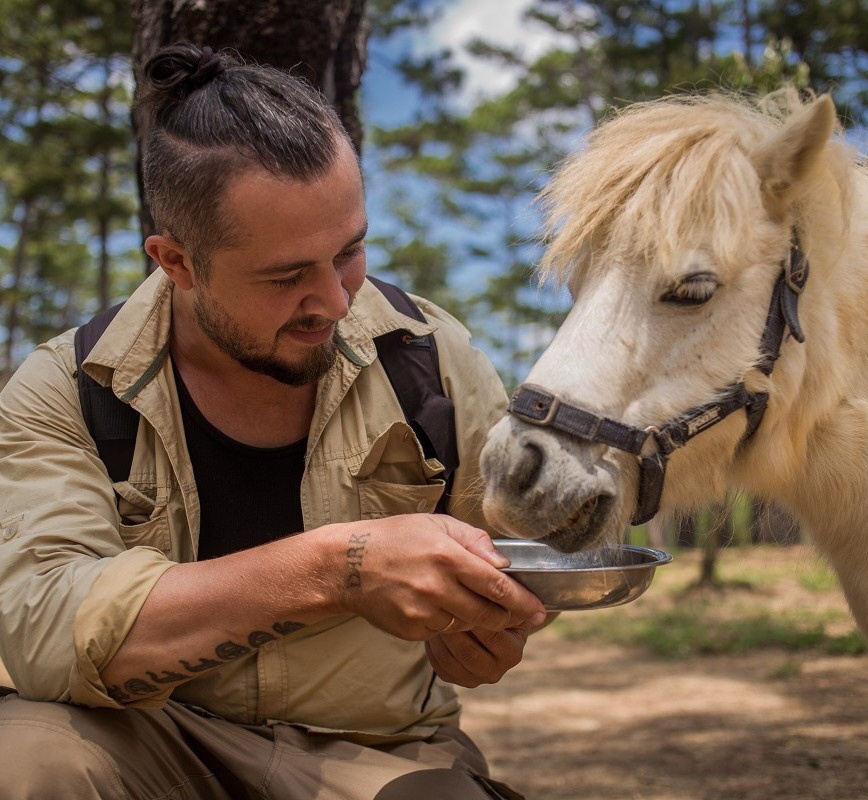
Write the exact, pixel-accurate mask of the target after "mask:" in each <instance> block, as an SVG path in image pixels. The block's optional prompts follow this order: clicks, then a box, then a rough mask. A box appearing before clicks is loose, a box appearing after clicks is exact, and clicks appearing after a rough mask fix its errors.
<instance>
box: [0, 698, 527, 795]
mask: <svg viewBox="0 0 868 800" xmlns="http://www.w3.org/2000/svg"><path fill="white" fill-rule="evenodd" d="M97 798H99V799H100V800H107V799H109V800H115V798H119V799H120V798H123V799H124V800H127V799H129V800H158V799H159V800H182V799H183V800H245V798H257V800H259V799H260V798H263V799H264V798H269V800H271V799H273V800H491V799H492V798H500V800H521V796H520V795H518V794H516V793H515V792H513V791H512V790H510V789H509V788H508V787H506V786H504V785H503V784H500V783H498V782H496V781H492V780H490V779H489V778H488V777H487V767H486V764H485V761H484V759H483V758H482V755H481V754H480V753H479V751H478V750H477V749H476V747H475V746H474V744H473V742H471V741H470V739H469V738H468V737H467V736H466V735H465V734H463V733H462V732H461V731H459V730H458V729H457V728H445V727H444V728H441V729H440V731H439V732H438V733H437V734H436V735H435V736H433V737H431V738H430V739H426V740H425V741H422V742H411V743H405V744H397V745H387V746H377V747H365V746H362V745H357V744H353V743H350V742H346V741H342V740H338V739H334V738H333V737H327V736H318V735H315V734H310V733H308V732H306V731H304V730H301V729H299V728H293V727H291V726H288V725H263V726H253V725H236V724H233V723H230V722H227V721H226V720H223V719H219V718H216V717H207V716H203V715H200V714H198V713H196V712H194V711H192V710H191V709H189V708H187V707H185V706H183V705H180V704H179V703H173V702H169V704H168V705H167V706H166V707H165V708H164V709H162V710H160V711H134V710H129V711H119V710H112V709H89V708H80V707H77V706H70V705H66V704H62V703H34V702H30V701H28V700H22V699H21V698H20V697H18V695H17V694H10V695H7V696H5V697H2V698H0V800H61V799H62V800H97Z"/></svg>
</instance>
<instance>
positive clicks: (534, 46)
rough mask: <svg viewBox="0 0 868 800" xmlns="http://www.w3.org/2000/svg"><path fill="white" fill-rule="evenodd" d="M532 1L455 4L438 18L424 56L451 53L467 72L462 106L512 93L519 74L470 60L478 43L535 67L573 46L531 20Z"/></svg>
mask: <svg viewBox="0 0 868 800" xmlns="http://www.w3.org/2000/svg"><path fill="white" fill-rule="evenodd" d="M531 4H532V3H531V0H452V2H450V3H449V5H448V7H446V8H445V9H444V10H443V12H442V15H441V16H440V18H439V19H438V20H437V22H436V23H435V24H434V25H433V26H432V28H431V30H429V31H427V32H426V35H425V40H426V41H425V42H424V43H420V47H421V48H423V49H424V50H435V49H436V50H439V49H442V48H449V49H451V50H452V52H453V55H454V58H455V62H456V64H457V65H458V66H459V67H461V68H462V69H463V70H464V71H465V83H464V86H463V92H462V97H461V101H462V102H464V103H472V102H474V101H477V100H479V99H480V97H488V96H491V95H494V94H499V93H501V92H504V91H508V90H509V89H510V88H511V87H512V86H513V85H514V83H515V82H516V78H517V75H518V72H517V70H515V69H512V68H510V67H508V66H504V65H503V64H501V63H496V62H492V61H489V60H487V59H480V58H477V57H474V56H472V55H470V54H469V53H468V52H467V50H466V46H467V45H468V44H469V43H470V42H471V41H473V40H474V39H483V40H485V41H486V42H489V43H490V44H493V45H496V46H499V47H506V48H511V49H512V48H514V49H516V50H517V51H518V52H519V54H520V55H521V56H522V57H523V58H524V59H525V60H526V61H532V60H534V59H536V58H538V57H539V56H541V55H542V54H543V53H545V52H546V51H547V50H550V49H552V48H553V47H554V46H555V45H560V46H567V47H568V46H570V45H571V44H572V45H573V46H574V40H573V39H572V37H568V36H566V35H564V34H559V33H558V32H556V31H554V30H552V29H551V28H550V27H549V26H547V25H545V24H543V23H540V22H536V21H534V20H527V19H525V18H524V16H523V15H524V12H525V11H526V10H527V9H528V7H529V6H530V5H531Z"/></svg>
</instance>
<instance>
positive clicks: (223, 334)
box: [193, 292, 338, 386]
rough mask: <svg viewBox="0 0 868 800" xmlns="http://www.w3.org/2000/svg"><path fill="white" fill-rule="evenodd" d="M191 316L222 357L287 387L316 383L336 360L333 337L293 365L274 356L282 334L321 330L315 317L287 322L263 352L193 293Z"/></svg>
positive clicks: (214, 306)
mask: <svg viewBox="0 0 868 800" xmlns="http://www.w3.org/2000/svg"><path fill="white" fill-rule="evenodd" d="M193 313H194V314H195V316H196V321H197V322H198V323H199V327H200V328H202V330H203V332H204V333H205V335H206V336H207V337H208V338H209V339H210V340H211V341H212V342H214V344H215V345H217V347H219V348H220V350H222V351H223V352H224V353H226V355H228V356H230V357H231V358H234V359H235V360H236V361H237V362H238V363H239V364H241V366H243V367H246V368H247V369H249V370H250V371H251V372H258V373H260V374H262V375H267V376H268V377H269V378H273V379H274V380H276V381H280V382H281V383H286V384H288V385H290V386H306V385H307V384H310V383H314V382H316V381H318V380H319V379H320V378H321V377H322V376H323V375H325V374H326V372H328V371H329V369H330V368H331V366H332V364H334V363H335V359H336V358H337V354H338V348H337V344H336V343H335V339H334V336H333V337H332V338H331V339H329V340H328V341H327V342H323V343H322V344H320V345H316V346H315V347H311V348H309V351H308V352H307V353H306V354H305V355H304V356H301V357H300V358H299V359H298V361H296V362H291V361H286V360H285V359H282V358H280V357H279V356H277V348H278V345H279V343H280V337H281V336H282V335H283V334H284V333H286V332H288V331H292V330H318V329H321V328H322V327H323V325H322V322H323V320H321V319H319V318H313V317H305V318H301V319H296V320H293V321H292V322H290V323H287V325H285V326H284V327H283V328H281V329H280V330H279V331H278V332H277V335H276V336H275V337H274V344H273V345H272V347H271V349H270V350H268V351H265V352H263V349H262V347H261V346H260V345H259V344H258V343H256V342H254V341H252V340H251V339H250V338H249V337H247V336H246V335H245V334H244V333H243V332H242V330H241V329H240V328H239V327H238V324H237V323H236V322H235V320H234V319H232V317H231V316H230V315H229V313H228V312H227V311H226V309H225V308H223V306H221V305H220V304H219V303H218V302H217V301H216V300H213V299H212V298H210V297H207V296H206V295H204V294H202V293H201V292H197V293H196V296H195V297H194V299H193Z"/></svg>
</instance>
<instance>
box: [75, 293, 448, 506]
mask: <svg viewBox="0 0 868 800" xmlns="http://www.w3.org/2000/svg"><path fill="white" fill-rule="evenodd" d="M368 279H369V280H370V281H371V282H372V283H373V284H374V285H375V286H376V287H377V288H378V289H379V290H380V292H382V294H383V295H384V296H385V297H386V299H387V300H388V301H389V302H390V303H391V304H392V306H393V307H394V308H395V309H396V310H397V311H400V312H401V313H403V314H406V315H407V316H408V317H411V318H413V319H417V320H419V321H420V322H427V320H426V319H425V315H424V314H423V313H422V311H421V310H420V309H419V306H417V305H416V303H414V302H413V300H411V299H410V297H409V295H407V293H406V292H404V291H403V290H402V289H399V288H398V287H397V286H393V285H392V284H390V283H386V282H385V281H382V280H379V279H378V278H373V277H370V276H369V277H368ZM122 305H123V304H120V305H117V306H114V307H113V308H110V309H108V310H107V311H103V312H102V313H100V314H97V316H95V317H94V318H93V319H92V320H90V322H87V323H85V324H84V325H82V326H81V327H80V328H79V329H78V330H77V331H76V332H75V362H76V367H77V381H78V393H79V397H80V399H81V410H82V414H83V416H84V421H85V424H86V425H87V429H88V431H90V434H91V436H92V437H93V439H94V441H95V442H96V446H97V451H98V452H99V456H100V458H101V459H102V461H103V463H104V464H105V466H106V470H107V471H108V474H109V476H110V477H111V479H112V481H115V482H118V481H125V480H127V479H128V478H129V474H130V467H131V466H132V463H133V451H134V449H135V444H136V434H137V432H138V427H139V414H138V412H137V411H136V410H135V409H133V408H132V407H131V406H130V405H128V404H127V403H124V402H123V401H122V400H121V399H120V398H118V397H117V396H116V395H115V393H114V392H113V391H112V390H111V387H105V386H101V385H100V384H99V383H97V382H96V381H95V380H94V379H93V378H91V377H90V375H88V374H87V373H86V372H85V371H84V370H83V369H82V368H81V365H82V363H84V360H85V358H87V356H88V354H89V353H90V351H91V350H92V349H93V347H94V345H95V344H96V343H97V342H98V341H99V338H100V337H101V336H102V335H103V333H104V332H105V330H106V328H107V327H108V326H109V323H110V322H111V321H112V320H113V319H114V317H115V315H116V314H117V313H118V311H119V310H120V309H121V306H122ZM374 342H375V344H376V346H377V353H378V354H379V357H380V359H381V361H382V363H383V368H384V369H385V371H386V375H387V376H388V378H389V381H390V383H391V384H392V388H393V389H394V390H395V394H396V396H397V397H398V402H399V403H400V404H401V409H402V410H403V412H404V417H405V418H406V420H407V422H408V423H409V425H410V426H411V427H412V428H413V430H414V431H415V433H416V436H417V437H418V438H419V442H420V444H421V445H422V449H423V451H424V453H425V457H426V458H436V459H437V460H438V461H439V462H440V463H441V464H443V466H444V471H443V474H442V477H443V480H445V481H446V491H445V492H444V493H443V497H441V499H440V501H439V502H438V504H437V508H436V509H435V510H436V511H437V512H438V513H445V512H446V505H447V502H448V494H449V492H450V489H451V487H452V479H453V477H454V474H455V470H456V469H457V467H458V464H459V460H458V443H457V437H456V433H455V405H454V404H453V402H452V400H450V399H449V398H448V397H447V396H446V395H445V394H444V392H443V384H442V381H441V378H440V365H439V361H438V359H437V344H436V342H435V341H434V337H433V336H431V335H428V336H411V335H408V332H407V331H405V330H403V329H399V330H396V331H391V332H390V333H386V334H383V335H382V336H378V337H377V338H376V339H375V340H374Z"/></svg>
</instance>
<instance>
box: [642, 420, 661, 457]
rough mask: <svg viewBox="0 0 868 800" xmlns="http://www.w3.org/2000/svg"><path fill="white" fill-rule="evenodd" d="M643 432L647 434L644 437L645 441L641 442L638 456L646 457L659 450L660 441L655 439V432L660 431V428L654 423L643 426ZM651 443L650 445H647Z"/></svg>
mask: <svg viewBox="0 0 868 800" xmlns="http://www.w3.org/2000/svg"><path fill="white" fill-rule="evenodd" d="M644 431H645V433H647V434H648V436H647V437H645V441H644V442H642V449H641V450H640V451H639V456H638V457H639V458H640V459H642V458H647V457H648V456H651V455H654V454H655V453H659V452H660V443H659V442H658V441H657V436H656V434H658V433H660V428H658V427H657V426H656V425H649V426H648V427H647V428H644ZM649 445H651V447H649Z"/></svg>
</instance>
